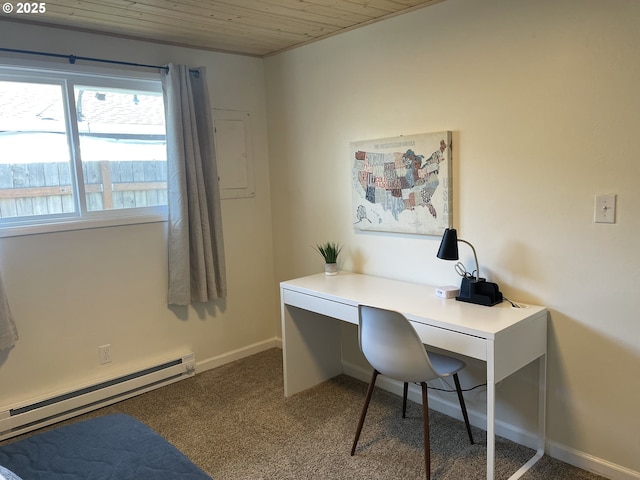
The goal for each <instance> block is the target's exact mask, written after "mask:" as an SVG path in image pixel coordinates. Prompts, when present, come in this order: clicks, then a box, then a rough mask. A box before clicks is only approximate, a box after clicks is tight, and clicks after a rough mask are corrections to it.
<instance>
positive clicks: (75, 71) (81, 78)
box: [0, 57, 168, 238]
mask: <svg viewBox="0 0 640 480" xmlns="http://www.w3.org/2000/svg"><path fill="white" fill-rule="evenodd" d="M0 80H8V81H26V82H31V83H37V82H38V81H42V82H47V83H57V84H60V85H62V86H63V88H64V89H66V91H67V93H66V95H65V96H63V101H64V102H65V105H64V108H65V119H66V123H67V125H66V127H67V132H68V138H69V140H70V142H71V143H72V145H71V150H72V159H71V161H72V162H75V167H74V171H72V175H74V173H75V175H74V177H75V178H74V179H72V181H73V182H75V185H74V186H73V188H74V202H75V203H76V210H77V211H76V212H74V213H68V214H66V213H65V214H51V215H46V216H37V217H35V216H34V217H22V218H12V219H7V220H6V221H5V220H4V219H0V238H2V237H13V236H19V235H31V234H41V233H51V232H61V231H69V230H82V229H91V228H102V227H111V226H120V225H131V224H140V223H153V222H166V221H167V217H168V207H167V206H153V207H137V208H121V209H111V210H100V211H87V209H86V196H85V191H84V178H83V175H84V173H83V169H82V162H81V159H80V157H79V156H78V155H75V153H73V152H74V151H78V150H79V136H78V124H77V118H76V109H75V104H72V105H69V104H68V102H69V101H70V102H72V103H74V102H75V96H74V86H75V85H76V84H77V85H86V86H91V87H94V86H95V87H103V88H110V87H111V88H125V89H141V90H147V91H155V92H162V84H161V80H160V72H158V71H155V70H150V71H149V72H140V71H136V70H118V69H113V68H103V67H94V66H79V65H69V66H66V65H65V66H64V67H63V66H61V65H60V64H59V63H52V62H41V61H28V60H20V59H18V60H15V59H12V60H8V59H6V58H4V59H3V58H2V57H0Z"/></svg>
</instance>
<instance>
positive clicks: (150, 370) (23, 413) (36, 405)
mask: <svg viewBox="0 0 640 480" xmlns="http://www.w3.org/2000/svg"><path fill="white" fill-rule="evenodd" d="M195 365H196V360H195V355H194V354H193V353H191V354H188V355H185V356H182V357H179V358H174V359H171V360H167V361H165V362H161V363H159V364H156V365H153V366H150V367H147V368H144V369H141V370H136V371H133V372H131V373H127V374H125V375H120V376H118V377H116V378H110V379H107V380H103V381H100V382H97V383H94V384H90V385H86V386H82V387H79V388H76V389H72V390H69V391H65V392H59V393H56V394H55V395H51V396H49V397H46V398H41V399H38V400H36V401H33V402H29V403H26V404H20V405H16V406H13V407H11V408H9V409H7V410H4V411H0V440H4V439H5V438H10V437H13V436H16V435H20V434H22V433H26V432H29V431H31V430H35V429H37V428H41V427H44V426H47V425H51V424H53V423H56V422H60V421H62V420H66V419H68V418H71V417H74V416H76V415H81V414H83V413H87V412H89V411H91V410H96V409H98V408H101V407H105V406H107V405H111V404H113V403H116V402H119V401H121V400H125V399H127V398H131V397H134V396H136V395H140V394H141V393H145V392H149V391H151V390H154V389H156V388H159V387H162V386H165V385H169V384H170V383H174V382H177V381H179V380H183V379H185V378H187V377H191V376H193V375H194V374H195Z"/></svg>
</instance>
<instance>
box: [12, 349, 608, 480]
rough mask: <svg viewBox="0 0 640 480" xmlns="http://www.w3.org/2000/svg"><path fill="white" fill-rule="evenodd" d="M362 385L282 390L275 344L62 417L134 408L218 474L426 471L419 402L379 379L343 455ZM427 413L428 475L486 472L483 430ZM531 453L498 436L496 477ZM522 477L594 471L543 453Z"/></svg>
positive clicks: (221, 479)
mask: <svg viewBox="0 0 640 480" xmlns="http://www.w3.org/2000/svg"><path fill="white" fill-rule="evenodd" d="M366 388H367V385H366V384H365V383H363V382H361V381H359V380H355V379H353V378H350V377H347V376H344V375H343V376H339V377H337V378H335V379H333V380H331V381H329V382H325V383H323V384H322V385H319V386H317V387H315V388H313V389H310V390H308V391H306V392H303V393H301V394H298V395H295V396H293V397H292V398H289V399H285V398H284V394H283V378H282V352H281V350H279V349H272V350H269V351H267V352H263V353H260V354H257V355H254V356H251V357H248V358H245V359H242V360H239V361H237V362H234V363H232V364H229V365H225V366H223V367H220V368H217V369H214V370H209V371H207V372H203V373H200V374H198V375H196V376H195V377H193V378H190V379H188V380H184V381H181V382H178V383H175V384H173V385H169V386H167V387H163V388H161V389H158V390H155V391H153V392H151V393H146V394H144V395H140V396H138V397H136V398H133V399H130V400H126V401H123V402H120V403H118V404H116V405H112V406H110V407H107V408H104V409H101V410H98V411H96V412H92V413H90V414H87V415H84V416H82V417H77V418H76V419H73V420H70V421H78V420H79V419H81V418H86V417H95V416H98V415H104V414H107V413H115V412H119V413H127V414H129V415H132V416H134V417H136V418H138V419H139V420H141V421H142V422H144V423H146V424H147V425H149V426H150V427H151V428H153V429H154V430H156V431H157V432H158V433H160V434H161V435H163V436H164V437H165V438H167V439H168V440H169V441H170V442H171V443H173V444H174V445H175V446H176V447H178V448H179V449H180V450H181V451H182V452H184V453H185V454H186V455H187V456H188V457H189V458H191V460H192V461H193V462H194V463H196V464H197V465H199V466H200V467H201V468H202V469H204V470H205V471H206V472H208V473H209V474H210V475H211V476H212V477H213V478H214V479H216V480H236V479H237V480H240V479H242V480H257V479H347V480H358V479H362V480H364V479H366V480H375V479H420V478H424V465H423V464H424V462H423V456H422V455H423V443H422V427H421V417H420V406H419V405H417V404H415V403H412V402H409V408H408V412H407V417H408V418H406V419H402V418H401V403H402V401H401V399H400V398H399V397H397V396H395V395H392V394H390V393H387V392H385V391H382V390H379V389H378V390H376V392H375V393H374V396H373V400H372V403H371V406H370V408H369V413H368V415H367V420H366V422H365V425H364V429H363V432H362V435H361V437H360V442H359V443H358V449H357V451H356V455H355V456H353V457H351V456H350V455H349V452H350V449H351V443H352V441H353V434H354V432H355V428H356V425H357V421H358V417H359V414H360V410H361V408H362V403H363V401H364V396H365V393H366ZM430 420H431V447H432V448H431V451H432V460H431V461H432V479H434V480H462V479H464V480H473V479H478V480H481V479H484V478H486V477H485V475H486V473H485V472H486V470H485V445H484V443H485V442H486V436H485V433H484V431H482V430H479V429H476V428H474V429H473V434H474V438H475V439H476V442H477V444H476V445H470V444H469V442H468V439H467V435H466V431H465V428H464V424H463V423H462V422H459V421H457V420H454V419H452V418H450V417H447V416H445V415H442V414H439V413H437V412H431V415H430ZM70 421H68V422H70ZM68 422H67V423H68ZM14 440H15V439H14ZM532 454H533V452H532V451H531V450H529V449H526V448H524V447H521V446H519V445H516V444H514V443H512V442H509V441H506V440H503V439H497V442H496V479H506V478H508V477H509V476H510V475H511V474H512V473H514V472H515V471H516V470H517V469H518V468H519V466H520V465H521V464H522V463H524V462H525V461H526V460H527V459H528V458H530V457H531V456H532ZM522 478H523V480H534V479H540V480H542V479H545V480H549V479H554V480H555V479H579V480H597V479H602V477H599V476H597V475H594V474H591V473H588V472H585V471H583V470H580V469H577V468H574V467H571V466H569V465H567V464H565V463H562V462H560V461H557V460H554V459H551V458H548V457H544V458H543V459H542V460H541V461H540V462H538V464H536V466H535V467H534V469H533V470H532V471H530V472H528V473H527V474H526V475H525V476H524V477H522Z"/></svg>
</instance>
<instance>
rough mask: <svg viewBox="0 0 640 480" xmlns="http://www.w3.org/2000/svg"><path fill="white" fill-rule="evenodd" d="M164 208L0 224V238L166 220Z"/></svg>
mask: <svg viewBox="0 0 640 480" xmlns="http://www.w3.org/2000/svg"><path fill="white" fill-rule="evenodd" d="M166 221H167V213H166V208H165V209H164V212H158V213H145V214H139V215H128V216H114V217H100V218H86V217H85V218H73V219H65V220H63V221H55V222H49V223H39V224H30V225H11V226H0V238H6V237H19V236H24V235H40V234H43V233H56V232H68V231H73V230H88V229H93V228H104V227H118V226H124V225H137V224H142V223H157V222H166Z"/></svg>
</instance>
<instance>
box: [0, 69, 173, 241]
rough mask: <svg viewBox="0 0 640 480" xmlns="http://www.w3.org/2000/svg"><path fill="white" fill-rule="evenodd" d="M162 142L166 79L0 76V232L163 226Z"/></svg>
mask: <svg viewBox="0 0 640 480" xmlns="http://www.w3.org/2000/svg"><path fill="white" fill-rule="evenodd" d="M165 134H166V131H165V122H164V103H163V97H162V87H161V84H160V80H159V78H158V79H153V80H151V79H149V80H147V79H140V78H123V77H116V76H113V77H110V76H105V75H104V74H102V75H89V74H76V73H67V72H60V71H43V70H38V71H34V70H28V71H27V70H24V69H17V68H12V69H8V68H2V67H0V229H2V230H3V231H4V230H6V229H5V228H2V227H18V226H40V228H39V229H36V230H37V231H42V226H43V225H48V226H49V227H48V229H49V230H50V229H52V227H51V226H52V225H53V229H56V230H57V229H60V228H61V225H66V227H63V228H85V227H87V226H92V225H96V224H100V225H103V224H114V223H115V224H122V223H132V222H134V221H140V220H141V219H142V221H144V218H145V217H147V218H154V219H156V220H157V219H158V218H160V217H161V218H162V219H164V218H166V205H167V158H166V135H165ZM159 215H160V217H158V216H159ZM105 222H106V223H105ZM69 225H75V226H74V227H69ZM56 226H57V227H56Z"/></svg>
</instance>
